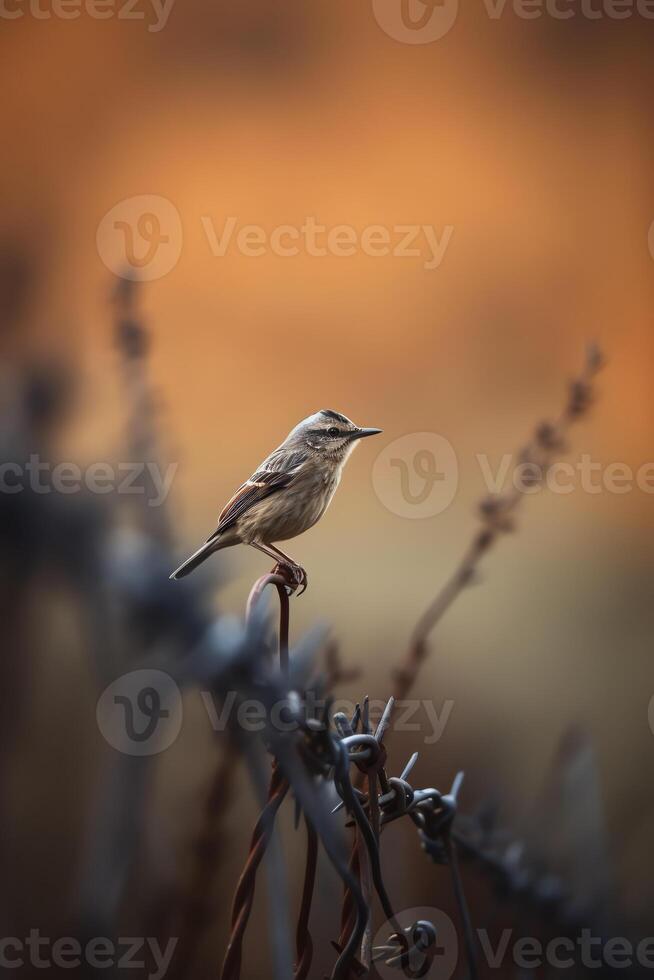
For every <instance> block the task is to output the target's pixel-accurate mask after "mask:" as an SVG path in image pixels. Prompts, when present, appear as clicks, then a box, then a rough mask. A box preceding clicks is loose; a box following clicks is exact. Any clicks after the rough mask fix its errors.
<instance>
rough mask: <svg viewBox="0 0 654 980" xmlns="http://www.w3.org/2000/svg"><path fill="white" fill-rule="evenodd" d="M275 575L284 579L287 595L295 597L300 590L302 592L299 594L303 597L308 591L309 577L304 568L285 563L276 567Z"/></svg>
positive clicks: (280, 563) (273, 572)
mask: <svg viewBox="0 0 654 980" xmlns="http://www.w3.org/2000/svg"><path fill="white" fill-rule="evenodd" d="M272 574H273V575H280V576H281V577H282V578H283V579H284V587H285V589H286V593H287V595H289V596H290V595H293V593H294V592H296V591H297V590H298V589H299V590H300V591H299V592H298V593H297V594H298V595H299V596H301V595H302V593H303V592H306V591H307V585H308V584H309V576H308V575H307V573H306V570H305V569H304V568H302V566H301V565H295V564H293V565H291V564H286V563H285V562H279V564H277V565H275V567H274V569H273V571H272Z"/></svg>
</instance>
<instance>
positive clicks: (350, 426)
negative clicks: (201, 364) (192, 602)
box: [170, 408, 382, 587]
mask: <svg viewBox="0 0 654 980" xmlns="http://www.w3.org/2000/svg"><path fill="white" fill-rule="evenodd" d="M381 431H382V430H381V429H362V428H360V427H359V426H357V425H355V424H354V422H351V421H350V419H348V418H346V417H345V416H344V415H340V414H339V413H338V412H332V411H331V409H327V408H324V409H322V410H321V411H320V412H316V414H315V415H310V416H309V417H308V418H306V419H303V421H302V422H299V423H298V425H296V426H295V428H294V429H292V430H291V432H290V433H289V434H288V435H287V437H286V439H285V440H284V442H283V443H282V444H281V446H279V447H278V448H277V449H275V450H274V452H272V453H271V454H270V456H268V457H267V458H266V459H264V461H263V463H261V465H260V466H259V467H258V468H257V470H256V472H255V473H253V474H252V476H251V477H250V479H249V480H246V482H245V483H244V484H243V485H242V486H240V487H239V488H238V490H237V491H236V493H235V494H234V496H233V497H232V498H231V500H230V501H228V503H227V504H226V505H225V507H224V508H223V510H222V512H221V514H220V516H219V518H218V527H217V528H216V530H215V531H214V532H213V534H212V535H211V537H209V538H207V540H206V541H205V543H204V544H203V545H202V547H201V548H199V549H198V551H196V552H195V554H193V555H191V557H190V558H187V560H186V561H185V562H184V563H183V564H182V565H180V566H179V568H178V569H176V570H175V571H174V572H173V573H172V575H171V576H170V577H171V578H183V577H184V576H185V575H188V574H189V572H192V571H193V569H194V568H197V567H198V565H201V564H202V562H203V561H205V560H206V559H207V558H208V557H209V555H212V554H213V553H214V551H220V550H221V549H222V548H231V547H232V546H233V545H235V544H249V545H252V547H253V548H257V549H258V550H259V551H263V553H264V554H266V555H269V556H270V557H271V558H274V559H275V561H276V562H278V563H280V564H282V565H284V566H286V567H287V568H288V569H289V570H290V572H291V574H292V575H293V578H294V579H295V581H296V582H297V584H298V585H302V586H303V587H306V581H307V576H306V572H305V571H304V569H303V568H302V566H301V565H298V563H297V562H296V561H294V560H293V559H292V558H289V556H288V555H285V554H284V552H283V551H280V550H279V548H276V547H275V545H274V542H275V541H288V540H289V538H295V537H297V535H298V534H302V532H303V531H306V530H308V528H310V527H312V526H313V525H314V524H315V523H316V521H319V520H320V518H321V517H322V515H323V514H324V513H325V511H326V510H327V507H328V506H329V504H330V502H331V499H332V497H333V496H334V493H335V491H336V488H337V486H338V484H339V482H340V479H341V473H342V470H343V466H344V465H345V462H346V461H347V458H348V456H349V455H350V453H351V452H352V450H353V449H354V447H355V445H356V443H357V440H359V439H363V438H364V437H365V436H374V435H376V434H377V433H378V432H381Z"/></svg>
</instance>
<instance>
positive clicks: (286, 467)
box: [208, 450, 308, 541]
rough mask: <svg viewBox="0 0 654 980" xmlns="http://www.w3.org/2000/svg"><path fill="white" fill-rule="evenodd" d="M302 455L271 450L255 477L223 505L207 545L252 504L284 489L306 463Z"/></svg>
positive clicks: (305, 454)
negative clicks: (216, 525)
mask: <svg viewBox="0 0 654 980" xmlns="http://www.w3.org/2000/svg"><path fill="white" fill-rule="evenodd" d="M307 458H308V455H307V453H305V452H280V451H279V450H275V452H274V453H272V454H271V455H270V456H269V457H268V458H267V459H266V460H264V462H263V463H262V464H261V466H260V467H259V469H258V470H257V471H256V473H253V474H252V476H251V477H250V479H249V480H246V481H245V483H243V484H242V485H241V486H240V487H239V488H238V490H237V491H236V493H235V494H234V495H233V497H232V498H231V499H230V500H228V501H227V503H226V504H225V506H224V507H223V509H222V511H221V512H220V515H219V517H218V527H217V528H216V530H215V531H214V533H213V534H212V535H211V537H210V538H208V540H209V541H211V540H212V539H213V538H215V537H216V536H217V535H218V534H222V533H223V531H226V530H227V528H229V527H232V525H233V524H234V523H235V522H236V521H237V520H238V518H239V517H240V516H241V514H244V513H245V512H246V511H247V510H249V509H250V507H252V506H253V504H257V503H259V501H260V500H264V499H265V498H266V497H269V496H270V494H271V493H275V492H276V491H277V490H283V489H284V488H285V487H288V486H289V484H291V483H292V482H293V480H294V478H295V477H296V476H297V474H298V472H299V471H300V469H301V468H302V466H303V465H304V463H305V462H306V461H307Z"/></svg>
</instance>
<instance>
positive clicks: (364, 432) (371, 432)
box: [350, 429, 382, 439]
mask: <svg viewBox="0 0 654 980" xmlns="http://www.w3.org/2000/svg"><path fill="white" fill-rule="evenodd" d="M381 431H382V429H356V430H355V431H354V432H353V433H352V434H351V435H350V439H365V438H366V436H376V435H379V433H380V432H381Z"/></svg>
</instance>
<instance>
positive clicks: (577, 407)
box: [393, 345, 603, 700]
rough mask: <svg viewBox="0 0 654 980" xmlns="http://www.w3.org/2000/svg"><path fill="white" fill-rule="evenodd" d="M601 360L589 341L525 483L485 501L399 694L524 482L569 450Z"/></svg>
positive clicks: (405, 669) (528, 455) (509, 516)
mask: <svg viewBox="0 0 654 980" xmlns="http://www.w3.org/2000/svg"><path fill="white" fill-rule="evenodd" d="M602 364H603V359H602V356H601V354H600V352H599V350H598V349H597V348H596V347H595V346H594V345H593V346H591V347H589V348H588V351H587V355H586V362H585V365H584V368H583V370H582V372H581V374H580V375H579V376H578V377H577V378H576V379H575V380H574V381H573V382H572V383H571V385H570V388H569V392H568V399H567V401H566V404H565V407H564V409H563V411H562V412H561V415H560V416H559V418H558V419H557V420H556V421H555V422H553V423H552V422H544V423H541V424H540V425H538V426H537V427H536V430H535V431H534V433H533V435H532V437H531V439H530V440H529V441H528V442H527V444H526V445H525V446H524V447H523V448H522V449H521V450H520V452H519V454H518V457H517V459H518V462H519V463H520V464H524V466H525V469H524V471H523V472H527V471H529V472H531V473H532V476H531V477H530V478H527V477H526V476H525V477H524V478H523V486H522V487H520V488H517V487H514V488H513V489H512V490H510V491H509V492H507V493H505V494H498V495H497V496H494V497H488V498H487V499H486V500H483V501H482V502H481V504H480V507H479V512H480V517H481V527H480V528H479V529H478V530H477V532H476V533H475V536H474V538H473V540H472V542H471V544H470V546H469V547H468V550H467V551H466V553H465V554H464V556H463V558H462V560H461V562H460V563H459V565H458V567H457V568H456V569H455V571H454V573H453V574H452V576H451V577H450V578H449V579H448V581H447V582H446V583H445V585H444V586H443V588H442V589H441V591H440V592H439V593H438V595H437V596H436V598H435V599H434V600H433V602H432V603H431V604H430V605H429V606H428V608H427V609H426V610H425V612H424V613H423V615H422V616H421V617H420V619H419V620H418V623H417V624H416V626H415V628H414V630H413V633H412V635H411V638H410V641H409V646H408V649H407V652H406V654H405V656H404V659H403V663H402V664H401V666H400V667H399V668H397V669H396V670H395V671H394V672H393V680H394V689H393V693H394V695H395V697H396V699H398V700H399V699H403V698H406V697H407V695H408V694H409V692H410V690H411V688H412V687H413V685H414V683H415V681H416V678H417V676H418V673H419V671H420V667H421V665H422V662H423V661H424V660H425V658H426V657H427V656H428V654H429V649H428V646H427V641H428V639H429V636H430V634H431V632H432V631H433V629H434V627H435V626H436V625H437V624H438V623H439V622H440V620H441V619H442V617H443V615H444V614H445V613H446V612H447V610H448V609H449V608H450V606H451V605H452V604H453V603H454V601H455V599H456V598H457V597H458V596H459V595H460V594H461V593H462V592H463V591H464V589H465V588H466V587H467V586H468V585H470V584H471V583H472V582H473V581H474V578H475V574H476V571H477V566H478V565H479V562H480V561H481V559H482V558H483V557H484V555H485V554H486V553H487V552H488V550H489V549H490V548H491V547H492V546H493V545H494V544H495V543H496V541H497V540H498V538H500V537H501V536H502V535H503V534H506V533H507V532H509V531H511V530H513V526H514V525H513V519H514V516H515V513H516V511H517V510H518V507H519V505H520V503H521V501H522V498H523V497H524V496H525V493H524V490H525V489H526V487H527V486H534V485H535V484H537V483H542V481H543V479H544V477H545V474H546V473H547V470H548V468H549V467H550V466H551V465H552V463H553V462H554V460H555V459H556V457H557V455H558V454H560V453H561V452H562V451H564V450H565V439H566V436H567V434H568V431H569V429H570V426H571V425H572V424H573V423H574V422H575V421H577V420H578V419H580V418H581V417H582V416H583V415H585V414H586V412H587V410H588V408H589V406H590V404H591V402H592V399H593V388H592V384H593V380H594V378H595V375H596V374H597V372H598V371H599V370H600V368H601V367H602Z"/></svg>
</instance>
